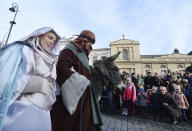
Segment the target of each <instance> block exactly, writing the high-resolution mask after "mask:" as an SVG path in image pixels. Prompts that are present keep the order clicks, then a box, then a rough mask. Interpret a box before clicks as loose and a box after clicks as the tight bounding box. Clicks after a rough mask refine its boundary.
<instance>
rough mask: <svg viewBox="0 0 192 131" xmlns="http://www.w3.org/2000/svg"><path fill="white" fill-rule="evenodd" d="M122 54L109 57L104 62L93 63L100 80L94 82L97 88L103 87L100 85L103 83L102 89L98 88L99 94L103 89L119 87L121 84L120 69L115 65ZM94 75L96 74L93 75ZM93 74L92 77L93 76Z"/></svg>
mask: <svg viewBox="0 0 192 131" xmlns="http://www.w3.org/2000/svg"><path fill="white" fill-rule="evenodd" d="M119 54H120V52H118V53H117V54H115V55H113V56H111V57H107V58H105V59H103V60H97V61H95V62H94V63H93V66H94V70H95V71H96V72H97V73H96V74H97V77H98V79H95V80H94V81H96V80H97V82H94V83H95V84H96V86H101V85H98V83H99V81H98V80H101V81H102V83H103V84H102V87H96V88H97V90H99V92H101V91H102V89H103V87H104V86H105V87H109V85H111V86H113V87H114V86H117V85H118V84H119V83H120V82H121V76H120V73H119V69H118V67H117V66H116V65H115V63H114V60H115V59H116V58H117V57H118V55H119ZM93 74H94V73H93ZM93 74H92V75H93Z"/></svg>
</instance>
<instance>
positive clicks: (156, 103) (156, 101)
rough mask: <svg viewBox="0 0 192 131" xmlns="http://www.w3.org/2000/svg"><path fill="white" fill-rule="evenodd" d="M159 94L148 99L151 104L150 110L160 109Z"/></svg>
mask: <svg viewBox="0 0 192 131" xmlns="http://www.w3.org/2000/svg"><path fill="white" fill-rule="evenodd" d="M159 95H160V94H159V93H154V94H152V95H151V96H150V97H149V98H150V103H151V104H152V108H154V109H158V108H160V107H161V99H160V96H159Z"/></svg>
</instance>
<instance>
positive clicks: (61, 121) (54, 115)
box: [51, 30, 102, 131]
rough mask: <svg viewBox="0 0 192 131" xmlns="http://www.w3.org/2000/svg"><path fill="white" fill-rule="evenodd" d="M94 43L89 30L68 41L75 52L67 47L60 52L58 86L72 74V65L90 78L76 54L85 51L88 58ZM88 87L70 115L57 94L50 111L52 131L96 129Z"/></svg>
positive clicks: (93, 35) (88, 130)
mask: <svg viewBox="0 0 192 131" xmlns="http://www.w3.org/2000/svg"><path fill="white" fill-rule="evenodd" d="M94 43H95V34H94V33H93V32H91V31H89V30H84V31H82V32H81V33H80V35H79V36H78V37H77V38H76V39H75V40H74V41H73V42H71V43H69V44H73V46H74V47H75V48H76V51H77V53H74V52H73V51H72V50H70V49H67V48H64V49H63V50H62V51H61V52H60V55H59V59H58V63H57V83H58V85H59V87H62V85H63V84H64V83H65V82H66V80H68V79H69V77H70V76H71V75H73V74H74V71H72V70H71V68H72V67H73V68H74V70H75V71H76V72H78V73H79V74H80V75H83V76H85V77H86V78H87V79H88V80H90V72H89V69H88V68H87V67H86V66H85V65H84V64H83V63H82V61H81V60H80V59H79V57H78V54H80V53H82V52H85V54H86V55H85V56H86V57H87V58H88V54H89V53H90V52H91V50H92V44H94ZM87 58H86V59H87ZM76 88H78V87H76ZM90 89H91V86H90V85H89V86H87V88H86V89H85V91H84V93H83V95H82V96H81V97H80V99H79V101H78V104H77V108H76V110H75V111H74V113H73V114H72V115H70V114H69V112H68V110H67V109H66V106H65V105H64V104H63V100H62V95H58V96H57V101H56V102H55V104H54V105H53V109H52V111H51V119H52V129H53V131H80V130H82V131H96V130H98V129H97V126H96V125H95V124H93V115H92V114H93V112H92V110H93V109H92V106H91V104H92V103H91V101H92V100H91V93H90ZM71 97H73V96H71ZM101 123H102V122H101Z"/></svg>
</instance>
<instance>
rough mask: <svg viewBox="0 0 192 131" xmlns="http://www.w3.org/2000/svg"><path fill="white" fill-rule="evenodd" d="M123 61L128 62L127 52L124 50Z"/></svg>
mask: <svg viewBox="0 0 192 131" xmlns="http://www.w3.org/2000/svg"><path fill="white" fill-rule="evenodd" d="M123 60H128V52H127V50H126V49H123Z"/></svg>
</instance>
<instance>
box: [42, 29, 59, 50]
mask: <svg viewBox="0 0 192 131" xmlns="http://www.w3.org/2000/svg"><path fill="white" fill-rule="evenodd" d="M56 40H57V37H56V35H55V34H54V33H53V32H48V33H46V34H44V35H42V36H41V46H42V48H43V49H45V50H50V49H52V48H53V46H54V44H55V43H56Z"/></svg>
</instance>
